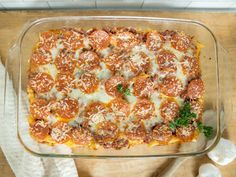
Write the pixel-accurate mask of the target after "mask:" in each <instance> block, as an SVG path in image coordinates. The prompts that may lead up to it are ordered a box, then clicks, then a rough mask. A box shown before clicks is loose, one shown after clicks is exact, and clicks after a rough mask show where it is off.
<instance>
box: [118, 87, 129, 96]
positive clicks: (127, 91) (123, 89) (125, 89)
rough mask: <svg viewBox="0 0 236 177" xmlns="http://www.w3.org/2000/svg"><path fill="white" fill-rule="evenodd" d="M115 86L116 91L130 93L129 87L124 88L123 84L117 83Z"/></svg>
mask: <svg viewBox="0 0 236 177" xmlns="http://www.w3.org/2000/svg"><path fill="white" fill-rule="evenodd" d="M116 88H117V90H118V92H120V93H122V94H124V95H131V94H130V89H128V88H124V86H123V85H122V84H118V85H117V87H116Z"/></svg>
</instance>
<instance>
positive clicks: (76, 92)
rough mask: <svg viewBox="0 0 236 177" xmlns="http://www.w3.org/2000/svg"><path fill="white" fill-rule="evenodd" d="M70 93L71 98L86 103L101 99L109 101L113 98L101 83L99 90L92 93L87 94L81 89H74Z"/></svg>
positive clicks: (105, 101)
mask: <svg viewBox="0 0 236 177" xmlns="http://www.w3.org/2000/svg"><path fill="white" fill-rule="evenodd" d="M68 95H69V97H71V98H74V99H79V100H80V101H82V102H83V103H84V104H87V103H89V102H91V101H101V102H103V103H108V102H110V101H111V100H112V99H113V97H111V96H109V95H108V94H107V93H106V91H105V88H104V86H103V85H99V88H98V90H97V91H96V92H94V93H91V94H86V93H84V92H82V91H81V90H80V89H72V91H71V93H69V94H68Z"/></svg>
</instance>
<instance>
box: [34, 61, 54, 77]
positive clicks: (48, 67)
mask: <svg viewBox="0 0 236 177" xmlns="http://www.w3.org/2000/svg"><path fill="white" fill-rule="evenodd" d="M38 70H39V72H45V73H48V74H50V75H51V76H52V78H53V79H54V80H55V79H56V76H57V73H58V71H57V68H56V66H55V64H50V63H49V64H46V65H40V66H39V67H38Z"/></svg>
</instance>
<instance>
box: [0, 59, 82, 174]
mask: <svg viewBox="0 0 236 177" xmlns="http://www.w3.org/2000/svg"><path fill="white" fill-rule="evenodd" d="M4 83H5V68H4V66H3V65H2V63H0V94H1V95H0V97H1V99H0V102H1V103H0V111H1V117H0V147H1V149H2V151H3V153H4V154H5V156H6V159H7V161H8V163H9V164H10V166H11V168H12V170H13V172H14V174H15V175H16V177H78V173H77V169H76V166H75V162H74V160H73V159H59V158H40V157H37V156H34V155H32V154H30V153H29V152H27V151H26V150H25V149H24V147H23V146H22V145H21V144H20V142H19V140H18V138H17V127H16V126H17V123H16V95H15V92H14V89H13V85H12V82H11V80H9V79H7V83H6V90H7V94H6V95H5V96H6V98H5V104H6V107H5V110H4V99H3V98H4ZM24 99H27V97H24ZM24 104H25V103H24ZM26 133H28V132H26ZM35 146H37V147H36V148H38V149H40V148H42V147H41V146H40V145H39V144H37V143H35ZM52 148H53V147H52Z"/></svg>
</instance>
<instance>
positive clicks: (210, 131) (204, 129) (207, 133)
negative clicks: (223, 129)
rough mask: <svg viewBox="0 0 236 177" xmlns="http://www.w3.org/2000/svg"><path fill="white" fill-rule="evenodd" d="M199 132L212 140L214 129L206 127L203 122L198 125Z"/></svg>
mask: <svg viewBox="0 0 236 177" xmlns="http://www.w3.org/2000/svg"><path fill="white" fill-rule="evenodd" d="M197 127H198V130H199V131H200V132H202V133H203V134H204V135H205V136H206V137H207V138H210V137H211V136H212V134H213V128H212V127H210V126H205V125H203V124H202V122H198V123H197Z"/></svg>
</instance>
